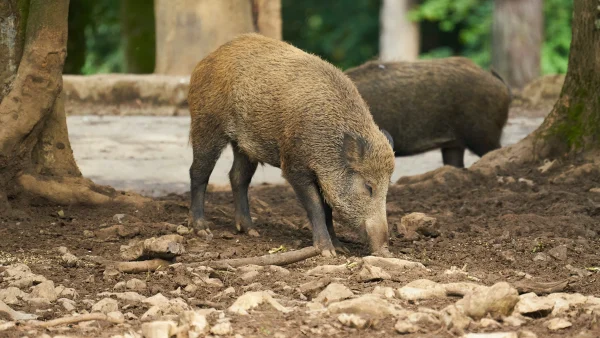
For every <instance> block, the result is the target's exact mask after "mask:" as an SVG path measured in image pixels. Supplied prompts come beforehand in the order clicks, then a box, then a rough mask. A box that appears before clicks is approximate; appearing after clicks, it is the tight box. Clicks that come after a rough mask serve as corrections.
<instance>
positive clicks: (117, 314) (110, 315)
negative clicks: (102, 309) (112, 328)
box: [106, 311, 125, 322]
mask: <svg viewBox="0 0 600 338" xmlns="http://www.w3.org/2000/svg"><path fill="white" fill-rule="evenodd" d="M106 316H107V317H108V318H110V319H112V320H114V321H119V322H124V321H125V315H124V314H123V313H121V312H119V311H113V312H109V313H107V314H106Z"/></svg>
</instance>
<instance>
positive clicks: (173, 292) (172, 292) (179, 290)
mask: <svg viewBox="0 0 600 338" xmlns="http://www.w3.org/2000/svg"><path fill="white" fill-rule="evenodd" d="M169 294H171V295H174V296H181V294H182V292H181V287H178V288H177V289H176V290H173V291H169Z"/></svg>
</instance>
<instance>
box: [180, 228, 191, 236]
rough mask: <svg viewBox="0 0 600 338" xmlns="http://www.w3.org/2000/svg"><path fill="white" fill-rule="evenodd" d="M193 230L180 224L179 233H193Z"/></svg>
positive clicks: (183, 234)
mask: <svg viewBox="0 0 600 338" xmlns="http://www.w3.org/2000/svg"><path fill="white" fill-rule="evenodd" d="M191 232H192V231H191V230H190V228H188V227H186V226H184V225H179V226H178V227H177V233H178V234H179V235H181V236H185V235H187V234H189V233H191Z"/></svg>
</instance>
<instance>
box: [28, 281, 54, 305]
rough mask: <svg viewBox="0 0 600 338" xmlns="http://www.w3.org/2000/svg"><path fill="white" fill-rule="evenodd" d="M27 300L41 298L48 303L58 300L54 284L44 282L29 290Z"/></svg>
mask: <svg viewBox="0 0 600 338" xmlns="http://www.w3.org/2000/svg"><path fill="white" fill-rule="evenodd" d="M28 298H42V299H47V300H48V301H49V302H54V301H56V299H57V298H58V296H57V295H56V290H55V288H54V282H53V281H51V280H46V281H44V282H42V283H40V284H38V285H36V286H34V287H33V288H32V289H31V293H30V294H29V296H28Z"/></svg>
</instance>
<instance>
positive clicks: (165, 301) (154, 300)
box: [142, 293, 171, 310]
mask: <svg viewBox="0 0 600 338" xmlns="http://www.w3.org/2000/svg"><path fill="white" fill-rule="evenodd" d="M170 302H171V301H170V300H169V298H167V297H165V296H163V294H162V293H157V294H155V295H154V296H152V297H148V298H146V299H144V300H143V301H142V303H144V304H148V305H150V306H158V307H159V308H160V309H161V310H166V309H167V308H168V307H169V305H170Z"/></svg>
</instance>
